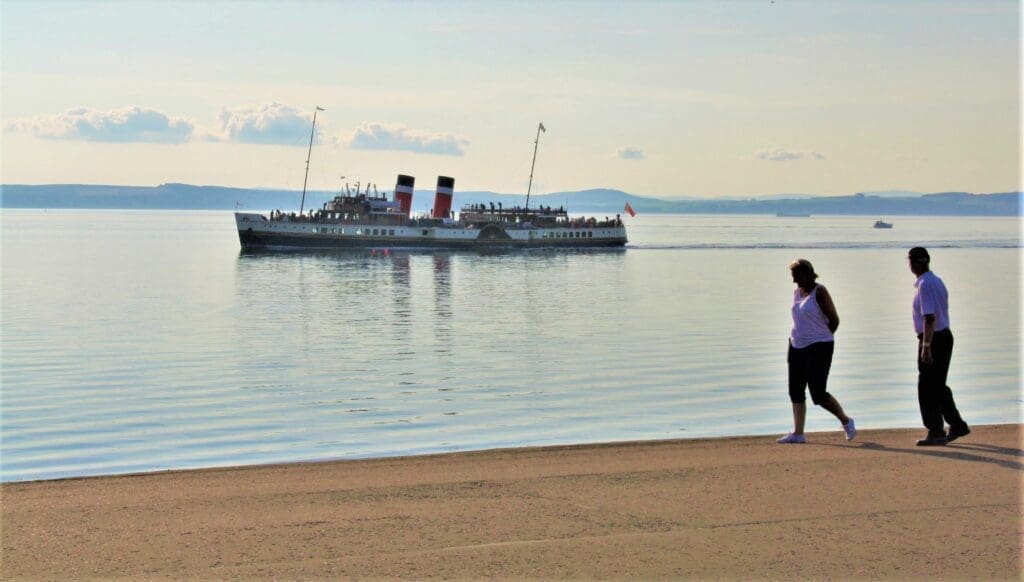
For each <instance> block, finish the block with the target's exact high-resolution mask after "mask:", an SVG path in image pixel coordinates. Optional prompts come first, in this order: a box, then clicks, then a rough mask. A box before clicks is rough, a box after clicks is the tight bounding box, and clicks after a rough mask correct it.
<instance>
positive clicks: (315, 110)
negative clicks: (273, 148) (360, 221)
mask: <svg viewBox="0 0 1024 582" xmlns="http://www.w3.org/2000/svg"><path fill="white" fill-rule="evenodd" d="M323 110H324V108H323V107H320V106H319V105H317V106H316V109H314V110H313V128H312V129H310V130H309V151H308V152H306V177H305V178H303V179H302V203H301V204H299V216H301V215H302V211H303V209H305V208H306V182H307V181H309V158H311V157H312V156H313V134H315V133H316V112H317V111H323ZM534 155H535V156H536V155H537V154H536V152H534Z"/></svg>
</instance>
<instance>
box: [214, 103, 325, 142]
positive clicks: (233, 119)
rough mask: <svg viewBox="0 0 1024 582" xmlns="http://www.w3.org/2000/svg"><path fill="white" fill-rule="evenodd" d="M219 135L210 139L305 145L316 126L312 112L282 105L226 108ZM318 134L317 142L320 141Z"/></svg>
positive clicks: (319, 134)
mask: <svg viewBox="0 0 1024 582" xmlns="http://www.w3.org/2000/svg"><path fill="white" fill-rule="evenodd" d="M219 122H220V127H219V130H218V132H216V133H213V134H211V135H210V136H209V138H210V139H213V140H217V141H232V142H237V143H255V144H278V145H295V146H299V145H306V144H307V143H308V139H309V138H308V136H309V131H310V129H311V125H310V124H311V123H312V122H313V113H312V112H300V111H299V110H298V109H295V108H294V107H290V106H288V105H284V104H283V103H277V102H274V103H265V104H262V105H243V106H241V107H235V108H233V109H228V108H227V107H223V108H221V110H220V116H219ZM321 135H322V134H321V132H317V137H316V140H317V142H319V141H320V139H321Z"/></svg>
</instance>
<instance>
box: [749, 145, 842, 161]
mask: <svg viewBox="0 0 1024 582" xmlns="http://www.w3.org/2000/svg"><path fill="white" fill-rule="evenodd" d="M754 156H755V157H757V159H759V160H766V161H769V162H789V161H792V160H804V159H810V160H824V159H825V156H823V155H821V154H819V153H818V152H805V151H801V150H784V149H782V148H776V149H774V150H761V151H759V152H757V153H755V154H754Z"/></svg>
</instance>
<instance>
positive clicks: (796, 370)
mask: <svg viewBox="0 0 1024 582" xmlns="http://www.w3.org/2000/svg"><path fill="white" fill-rule="evenodd" d="M835 347H836V342H818V343H814V344H811V345H809V346H807V347H806V348H794V347H793V344H790V345H789V353H788V354H786V363H788V364H789V399H790V401H792V402H793V404H799V403H801V402H806V401H807V395H806V394H805V393H804V387H805V386H806V387H809V388H810V389H811V402H814V403H815V404H817V405H818V406H821V405H822V403H823V402H825V401H826V400H828V398H829V396H830V394H829V393H828V392H826V391H825V386H826V384H828V371H829V370H830V369H831V368H832V352H833V351H835Z"/></svg>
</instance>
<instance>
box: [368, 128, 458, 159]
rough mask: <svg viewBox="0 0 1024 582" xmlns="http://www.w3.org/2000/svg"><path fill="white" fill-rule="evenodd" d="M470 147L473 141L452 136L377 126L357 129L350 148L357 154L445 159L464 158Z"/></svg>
mask: <svg viewBox="0 0 1024 582" xmlns="http://www.w3.org/2000/svg"><path fill="white" fill-rule="evenodd" d="M467 145H469V140H467V139H465V138H462V137H458V136H455V135H452V134H445V133H426V132H421V131H417V130H414V129H410V128H408V127H404V126H401V125H385V124H382V123H375V122H368V123H363V124H362V125H360V126H359V127H357V128H356V130H355V131H354V132H353V133H352V138H351V140H350V141H349V146H350V147H352V148H353V149H357V150H402V151H409V152H417V153H421V154H439V155H444V156H461V155H463V154H464V153H465V151H464V150H463V147H465V146H467Z"/></svg>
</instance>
